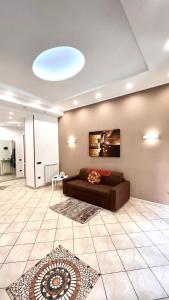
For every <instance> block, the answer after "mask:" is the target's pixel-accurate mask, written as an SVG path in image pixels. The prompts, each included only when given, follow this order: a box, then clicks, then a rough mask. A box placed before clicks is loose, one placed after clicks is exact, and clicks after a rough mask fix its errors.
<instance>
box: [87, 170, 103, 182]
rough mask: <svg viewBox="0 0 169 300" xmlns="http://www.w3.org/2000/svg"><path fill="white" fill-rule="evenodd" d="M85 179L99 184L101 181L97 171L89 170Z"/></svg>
mask: <svg viewBox="0 0 169 300" xmlns="http://www.w3.org/2000/svg"><path fill="white" fill-rule="evenodd" d="M87 181H88V182H90V183H91V184H99V183H100V182H101V175H100V173H99V172H98V171H91V172H90V173H89V175H88V177H87Z"/></svg>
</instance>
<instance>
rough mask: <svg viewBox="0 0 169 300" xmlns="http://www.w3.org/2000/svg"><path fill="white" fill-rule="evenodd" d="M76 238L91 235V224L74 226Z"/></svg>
mask: <svg viewBox="0 0 169 300" xmlns="http://www.w3.org/2000/svg"><path fill="white" fill-rule="evenodd" d="M73 231H74V238H75V239H77V238H85V237H91V233H90V228H89V226H84V227H74V228H73Z"/></svg>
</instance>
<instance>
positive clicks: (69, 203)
mask: <svg viewBox="0 0 169 300" xmlns="http://www.w3.org/2000/svg"><path fill="white" fill-rule="evenodd" d="M50 209H52V210H54V211H55V212H57V213H59V214H61V215H63V216H65V217H67V218H69V219H72V220H73V221H76V222H79V223H81V224H84V223H86V222H88V221H89V220H90V219H91V218H93V217H94V216H95V215H96V214H97V213H98V212H100V211H101V208H100V207H98V206H95V205H92V204H89V203H86V202H82V201H80V200H77V199H74V198H69V199H68V200H66V201H63V202H61V203H58V204H56V205H53V206H50Z"/></svg>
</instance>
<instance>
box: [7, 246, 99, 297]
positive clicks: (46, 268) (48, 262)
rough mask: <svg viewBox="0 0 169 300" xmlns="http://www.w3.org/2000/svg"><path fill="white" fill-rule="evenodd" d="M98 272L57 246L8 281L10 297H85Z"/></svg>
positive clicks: (96, 278) (97, 276)
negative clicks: (31, 266)
mask: <svg viewBox="0 0 169 300" xmlns="http://www.w3.org/2000/svg"><path fill="white" fill-rule="evenodd" d="M99 276H100V274H98V273H97V272H96V271H95V270H94V269H92V268H91V267H90V266H88V265H87V264H85V263H84V262H83V261H81V260H80V259H79V258H78V257H76V256H74V255H73V254H72V253H71V252H69V251H68V250H66V249H65V248H63V247H62V246H58V247H57V248H56V249H55V250H53V251H52V252H51V253H49V254H48V255H47V256H46V257H45V258H44V259H42V260H40V261H39V262H38V263H37V264H36V265H35V266H34V267H33V268H31V269H30V270H29V271H27V272H26V273H25V274H23V275H22V276H21V277H20V278H19V279H18V280H17V281H16V282H14V283H13V284H11V285H10V286H9V287H8V288H7V289H6V291H7V293H8V295H9V297H10V298H11V299H12V300H56V299H60V300H61V299H62V300H68V299H71V300H84V299H86V297H87V295H88V294H89V293H90V291H91V289H92V288H93V286H94V284H95V283H96V281H97V280H98V278H99Z"/></svg>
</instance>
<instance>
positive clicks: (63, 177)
mask: <svg viewBox="0 0 169 300" xmlns="http://www.w3.org/2000/svg"><path fill="white" fill-rule="evenodd" d="M67 177H68V175H65V176H62V177H61V176H60V175H57V176H54V177H53V178H52V191H54V186H56V184H57V183H58V182H61V181H62V180H63V179H65V178H67Z"/></svg>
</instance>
